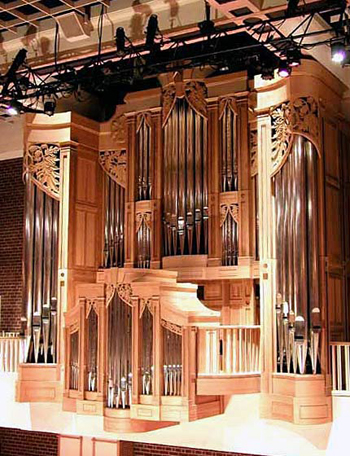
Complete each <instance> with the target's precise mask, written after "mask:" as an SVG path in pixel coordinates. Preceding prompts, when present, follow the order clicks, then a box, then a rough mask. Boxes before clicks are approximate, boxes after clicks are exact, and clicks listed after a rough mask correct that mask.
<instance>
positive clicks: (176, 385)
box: [163, 328, 182, 396]
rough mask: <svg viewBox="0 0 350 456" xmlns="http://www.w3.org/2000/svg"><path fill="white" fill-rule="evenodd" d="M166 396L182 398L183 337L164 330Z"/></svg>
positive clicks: (164, 391) (164, 392)
mask: <svg viewBox="0 0 350 456" xmlns="http://www.w3.org/2000/svg"><path fill="white" fill-rule="evenodd" d="M163 362H164V365H163V369H164V372H163V382H164V390H163V394H164V396H181V385H182V336H181V335H180V334H176V333H174V332H173V331H171V330H169V329H167V328H163Z"/></svg>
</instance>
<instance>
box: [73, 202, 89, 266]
mask: <svg viewBox="0 0 350 456" xmlns="http://www.w3.org/2000/svg"><path fill="white" fill-rule="evenodd" d="M85 227H86V222H85V212H84V211H81V210H78V209H77V210H76V211H75V236H74V239H75V243H74V245H73V246H72V247H73V248H74V265H75V266H84V257H85V250H84V248H85Z"/></svg>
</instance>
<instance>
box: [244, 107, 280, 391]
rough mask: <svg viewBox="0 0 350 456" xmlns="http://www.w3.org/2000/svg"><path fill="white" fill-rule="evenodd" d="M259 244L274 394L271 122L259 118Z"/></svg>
mask: <svg viewBox="0 0 350 456" xmlns="http://www.w3.org/2000/svg"><path fill="white" fill-rule="evenodd" d="M257 134H258V171H259V195H260V198H259V208H258V210H259V220H260V230H259V243H260V306H261V307H260V312H261V344H260V345H261V391H262V393H270V392H272V373H273V372H274V371H275V364H276V362H275V311H274V302H275V299H274V287H275V283H274V282H275V279H274V277H275V259H274V258H273V239H274V233H273V229H272V227H273V220H274V213H273V207H272V192H271V177H270V176H271V119H270V116H269V114H263V115H260V116H259V117H258V133H257ZM249 179H250V176H249Z"/></svg>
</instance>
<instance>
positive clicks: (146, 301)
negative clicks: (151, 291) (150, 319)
mask: <svg viewBox="0 0 350 456" xmlns="http://www.w3.org/2000/svg"><path fill="white" fill-rule="evenodd" d="M146 307H147V309H148V310H149V311H150V313H151V314H152V315H153V305H152V298H141V299H140V318H141V317H142V315H143V312H144V311H145V309H146Z"/></svg>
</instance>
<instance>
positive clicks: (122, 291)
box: [117, 283, 132, 307]
mask: <svg viewBox="0 0 350 456" xmlns="http://www.w3.org/2000/svg"><path fill="white" fill-rule="evenodd" d="M117 293H118V296H119V298H120V299H121V300H122V301H124V302H125V303H126V304H128V305H129V306H131V307H132V301H131V297H132V288H131V285H130V283H119V284H118V285H117Z"/></svg>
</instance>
